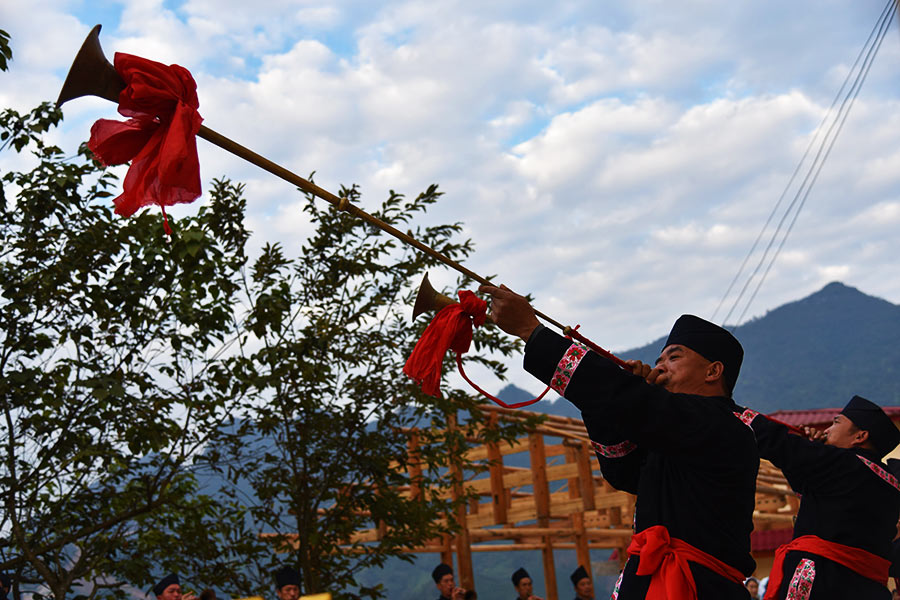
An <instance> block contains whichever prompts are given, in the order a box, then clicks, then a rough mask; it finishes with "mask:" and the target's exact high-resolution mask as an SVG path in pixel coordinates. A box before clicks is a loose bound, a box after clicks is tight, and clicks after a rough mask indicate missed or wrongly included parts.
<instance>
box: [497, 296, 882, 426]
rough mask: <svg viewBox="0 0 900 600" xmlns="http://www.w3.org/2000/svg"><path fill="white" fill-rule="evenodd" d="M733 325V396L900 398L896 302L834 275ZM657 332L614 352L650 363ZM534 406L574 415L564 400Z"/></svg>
mask: <svg viewBox="0 0 900 600" xmlns="http://www.w3.org/2000/svg"><path fill="white" fill-rule="evenodd" d="M733 332H734V334H735V336H737V338H738V339H739V340H740V341H741V344H742V345H743V346H744V364H743V367H742V368H741V375H740V379H739V380H738V384H737V387H736V388H735V391H734V397H735V400H737V402H738V403H739V404H743V405H746V406H751V407H753V408H755V409H757V410H759V411H761V412H766V413H770V412H773V411H776V410H779V409H809V408H828V407H839V406H843V405H844V404H845V403H846V402H847V400H849V399H850V397H851V396H853V395H854V394H859V395H860V396H864V397H866V398H869V399H870V400H872V401H873V402H876V403H878V404H881V405H883V406H893V405H900V344H898V340H900V306H897V305H895V304H891V303H890V302H887V301H886V300H882V299H880V298H875V297H873V296H868V295H866V294H864V293H862V292H860V291H859V290H857V289H856V288H852V287H849V286H847V285H844V284H842V283H838V282H834V283H829V284H828V285H826V286H825V287H824V288H822V289H821V290H819V291H818V292H816V293H814V294H812V295H810V296H807V297H806V298H803V299H802V300H798V301H796V302H791V303H788V304H785V305H783V306H780V307H778V308H776V309H774V310H771V311H769V312H768V313H766V314H765V315H764V316H762V317H759V318H758V319H754V320H752V321H749V322H747V323H745V324H743V325H740V326H738V327H736V328H734V329H733ZM660 333H661V337H660V338H659V339H658V340H656V341H654V342H651V343H650V344H647V345H646V346H642V347H640V348H635V349H632V350H626V351H625V352H621V353H619V355H620V356H621V357H623V358H635V359H638V360H641V361H644V362H647V363H650V364H652V363H653V362H654V361H655V360H656V357H657V356H658V355H659V351H660V350H661V349H662V345H663V343H664V342H665V339H666V335H668V332H667V331H666V332H660ZM528 396H529V394H528V392H525V391H523V390H521V389H519V388H516V387H515V386H507V387H505V388H504V389H503V390H501V392H500V393H499V394H498V397H499V398H500V399H502V400H503V401H504V402H510V400H509V399H515V400H518V401H520V400H523V399H526V398H527V397H528ZM532 408H538V409H539V410H540V411H541V412H549V413H551V414H559V415H565V416H576V417H577V416H579V415H578V412H577V411H576V410H575V409H574V407H573V406H572V405H571V404H570V403H569V402H567V401H565V400H561V401H556V402H546V401H545V402H539V403H538V404H535V405H533V406H531V407H529V409H532Z"/></svg>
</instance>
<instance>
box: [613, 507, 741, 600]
mask: <svg viewBox="0 0 900 600" xmlns="http://www.w3.org/2000/svg"><path fill="white" fill-rule="evenodd" d="M628 554H631V555H636V556H640V559H641V560H640V563H638V568H637V575H650V576H651V578H650V588H649V589H648V590H647V600H697V584H696V583H694V575H693V574H692V573H691V569H690V567H689V566H688V561H691V562H694V563H697V564H699V565H703V566H704V567H706V568H708V569H710V570H711V571H713V572H715V573H718V574H719V575H721V576H722V577H725V578H727V579H730V580H732V581H734V582H736V583H741V582H742V581H743V580H744V574H743V573H741V572H740V571H738V570H737V569H735V568H734V567H732V566H731V565H728V564H726V563H724V562H722V561H721V560H719V559H718V558H716V557H715V556H713V555H712V554H707V553H706V552H704V551H703V550H700V549H699V548H696V547H694V546H692V545H691V544H688V543H687V542H685V541H683V540H679V539H678V538H670V537H669V530H668V529H666V528H665V526H663V525H654V526H653V527H648V528H647V529H645V530H644V531H642V532H640V533H636V534H634V535H633V536H632V537H631V543H630V544H629V545H628Z"/></svg>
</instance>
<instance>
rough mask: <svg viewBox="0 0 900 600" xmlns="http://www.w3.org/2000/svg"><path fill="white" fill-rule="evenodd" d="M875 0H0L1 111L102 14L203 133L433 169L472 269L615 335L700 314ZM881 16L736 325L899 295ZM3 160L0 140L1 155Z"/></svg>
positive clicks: (763, 212) (420, 183) (654, 332)
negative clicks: (184, 78)
mask: <svg viewBox="0 0 900 600" xmlns="http://www.w3.org/2000/svg"><path fill="white" fill-rule="evenodd" d="M884 5H885V3H884V2H883V1H882V0H858V1H856V2H845V1H842V2H838V1H837V0H822V1H816V2H813V1H811V0H795V1H793V2H789V3H785V2H776V1H774V0H759V1H750V0H746V1H744V0H735V1H734V2H728V3H723V2H713V1H712V0H693V1H685V2H680V3H677V5H676V4H673V3H666V2H660V1H658V0H629V1H624V0H623V1H612V0H611V1H609V2H603V3H598V2H591V1H588V0H584V1H578V0H567V1H561V2H557V3H546V2H537V1H524V2H523V1H516V2H512V1H503V0H498V1H496V2H490V3H484V2H474V1H442V0H432V1H429V2H421V1H409V0H397V1H387V2H378V3H373V2H368V1H362V0H329V1H319V0H305V1H293V0H269V1H267V2H256V3H247V2H238V1H236V0H188V1H179V0H168V1H165V2H161V1H159V0H133V1H132V0H129V1H113V0H100V1H96V2H87V1H86V0H83V1H68V2H67V1H49V0H34V1H32V2H28V3H25V2H6V3H3V4H2V5H0V28H3V29H5V30H7V31H8V32H9V33H10V34H11V35H12V44H13V51H14V53H15V58H14V62H13V63H12V68H11V70H10V72H8V73H5V74H0V105H2V106H3V107H7V106H9V107H13V108H17V109H21V110H25V109H27V108H29V107H31V106H33V105H35V104H36V103H38V102H40V101H41V100H46V99H54V98H55V97H56V94H57V93H58V90H59V88H60V85H61V82H62V78H63V77H64V75H65V72H66V71H67V69H68V66H69V63H70V62H71V60H72V58H73V56H74V53H75V51H76V50H77V48H78V47H79V46H80V44H81V41H82V40H83V38H84V36H85V35H86V34H87V32H88V31H89V30H90V28H91V27H92V26H93V25H94V24H95V23H102V24H103V26H104V29H103V32H102V34H101V41H102V44H103V47H104V49H105V51H106V53H107V55H108V56H109V57H112V54H113V53H114V52H116V51H122V52H130V53H134V54H139V55H141V56H145V57H147V58H152V59H154V60H159V61H161V62H166V63H178V64H181V65H183V66H185V67H187V68H188V69H190V70H191V72H192V73H193V75H194V77H195V79H196V80H197V83H198V94H199V96H200V103H201V114H202V115H203V117H204V118H205V124H206V125H207V126H209V127H211V128H213V129H215V130H217V131H219V132H221V133H223V134H225V135H227V136H229V137H232V138H233V139H235V140H237V141H239V142H241V143H243V144H245V145H247V146H249V147H251V148H253V149H255V150H257V151H258V152H260V153H262V154H264V155H266V156H268V157H270V158H272V159H273V160H275V161H277V162H279V163H281V164H283V165H285V166H287V167H289V168H292V169H294V170H296V171H297V172H298V173H301V174H305V173H309V172H311V171H316V173H317V182H318V183H319V184H320V185H323V186H324V187H326V188H328V189H336V188H337V187H338V186H339V185H340V184H351V183H357V184H359V185H360V186H361V189H362V191H363V197H364V208H365V202H370V203H372V204H374V203H376V202H378V201H380V200H381V199H383V198H385V197H386V195H387V192H388V190H390V189H395V190H398V191H401V192H403V193H406V194H407V195H414V194H417V193H418V192H419V191H421V190H423V189H424V188H425V187H427V186H428V185H429V184H431V183H438V184H440V186H441V189H442V190H443V191H444V192H445V194H446V195H445V197H444V200H443V202H441V203H440V204H439V205H438V206H437V207H436V208H435V209H434V211H433V213H432V214H431V215H430V216H429V218H430V219H432V220H433V221H432V222H438V221H441V222H446V221H463V222H464V223H465V224H466V233H467V235H469V236H471V237H472V238H473V239H474V241H475V243H476V249H477V251H476V254H475V256H473V257H472V259H471V260H470V261H469V263H468V266H469V267H470V268H472V269H473V270H475V271H476V272H480V273H484V274H488V273H496V274H497V275H498V276H499V280H500V281H502V282H505V283H506V284H507V285H509V286H510V287H512V288H513V289H517V290H520V291H522V292H529V293H531V294H533V295H534V296H535V298H536V305H537V306H538V307H539V308H540V309H541V310H542V311H544V312H545V313H547V314H550V315H552V316H553V317H554V318H556V319H557V320H559V321H563V322H567V323H576V322H577V323H581V325H582V331H584V332H585V333H586V334H587V335H588V336H590V337H592V338H594V339H595V340H596V341H597V342H598V343H600V344H601V345H604V346H605V347H610V348H612V349H616V350H621V349H627V348H631V347H635V346H638V345H642V344H644V343H646V342H648V341H650V340H652V339H655V338H657V337H659V336H661V335H664V334H665V333H666V332H667V330H668V328H669V326H670V324H671V322H672V321H673V320H674V319H675V318H676V317H677V316H678V315H680V314H682V313H685V312H691V313H695V314H698V315H700V316H704V317H710V316H711V315H712V314H713V311H714V310H715V308H716V306H717V304H718V303H719V301H720V299H721V298H722V295H723V294H724V293H725V290H726V288H727V286H728V284H729V282H730V281H731V280H732V278H733V277H734V275H735V273H736V270H737V268H738V265H739V264H740V262H741V260H742V259H743V258H744V256H745V254H746V253H747V251H748V250H749V249H750V247H751V244H752V243H753V240H754V239H755V237H756V235H757V234H758V233H759V230H760V228H761V227H762V224H763V223H764V222H765V219H766V217H767V216H768V214H769V212H770V210H771V209H772V207H773V206H774V205H775V202H776V200H777V199H778V196H779V194H780V193H781V192H782V190H783V189H784V186H785V185H786V183H787V181H788V178H789V177H790V175H791V172H792V171H793V170H794V168H795V166H796V165H797V162H798V161H799V160H800V157H801V156H802V154H803V151H804V149H805V148H806V146H807V144H808V142H809V140H810V136H811V135H812V133H813V131H814V128H815V127H816V125H817V124H818V123H819V122H820V121H821V119H822V118H823V116H824V115H825V114H826V110H827V109H828V107H829V105H830V104H831V101H832V99H833V98H834V95H835V94H836V92H837V90H838V88H839V86H840V84H841V82H842V81H843V79H844V77H845V76H846V74H847V72H848V69H849V68H850V65H851V64H852V62H853V60H854V59H855V57H856V55H857V53H858V52H859V50H860V48H861V47H862V45H863V43H864V42H865V40H866V37H867V36H868V35H869V32H870V30H871V28H872V27H873V25H874V24H875V22H876V20H877V18H878V16H879V14H880V13H881V10H882V8H883V7H884ZM898 31H900V30H898V27H897V26H896V23H895V24H894V26H893V27H892V28H891V30H890V31H889V32H888V35H887V36H886V38H885V41H884V45H883V47H882V48H881V51H880V53H879V55H878V57H877V59H876V61H875V63H874V65H873V67H872V70H871V72H870V74H869V78H868V80H867V81H866V84H865V86H864V87H863V89H862V91H861V93H860V95H859V97H858V99H857V102H856V104H855V106H854V108H853V112H852V114H851V115H850V117H849V119H848V120H847V122H846V125H845V127H844V130H843V132H842V133H841V136H840V138H839V139H838V141H837V143H836V145H835V148H834V151H833V153H832V155H831V156H830V158H829V162H828V163H827V164H826V165H825V167H824V169H823V171H822V173H821V175H820V178H819V181H818V183H817V185H816V187H815V189H814V190H813V192H812V193H811V195H810V197H809V200H808V201H807V204H806V206H805V208H804V210H803V212H802V213H801V215H800V217H799V219H798V220H797V223H796V225H795V227H794V230H793V232H792V235H791V237H790V238H789V239H788V241H787V243H786V245H785V248H784V250H783V252H782V254H781V255H780V257H779V260H778V262H776V263H775V265H774V266H773V268H772V271H771V272H770V274H769V276H768V279H767V280H766V283H765V285H764V286H763V287H762V288H761V291H760V293H759V296H758V297H757V298H756V300H755V301H754V303H753V305H751V306H750V308H749V310H747V313H746V317H745V318H751V317H753V316H759V315H760V314H763V313H764V312H765V311H766V310H767V309H771V308H774V307H776V306H778V305H780V304H782V303H784V302H787V301H791V300H795V299H798V298H800V297H802V296H805V295H807V294H810V293H812V292H814V291H816V290H818V289H820V288H821V287H823V286H824V285H825V284H827V283H828V282H830V281H834V280H839V281H842V282H844V283H847V284H848V285H852V286H855V287H858V288H860V289H861V290H862V291H864V292H866V293H869V294H872V295H876V296H880V297H883V298H885V299H887V300H890V301H892V302H894V303H900V265H898V262H897V260H896V257H897V255H898V243H897V241H896V231H897V228H898V225H900V196H898V194H900V126H898V125H900V123H898V122H897V121H898V120H900V116H898V115H900V110H898V108H900V91H898V84H897V82H898V73H900V33H898ZM114 115H115V111H114V107H113V106H112V105H111V104H109V103H107V102H105V101H102V100H99V99H82V100H78V101H75V102H71V103H69V104H67V105H66V122H65V126H64V127H63V128H62V130H61V131H59V132H58V133H56V134H55V135H57V136H58V138H59V140H58V143H60V144H61V145H62V146H63V147H65V148H70V149H72V151H73V152H74V149H75V148H76V147H77V144H78V143H79V142H80V141H83V140H84V139H86V138H87V137H88V130H89V128H90V124H91V122H92V121H93V120H94V119H96V118H99V117H107V118H112V117H114ZM199 145H200V157H201V165H202V176H203V179H204V180H205V181H206V182H208V181H210V180H211V179H213V178H214V177H221V176H227V177H230V178H232V179H234V180H238V181H243V182H246V183H247V196H248V202H249V210H248V220H249V223H250V227H251V229H252V230H253V231H254V238H253V243H254V244H256V245H257V246H259V245H261V244H262V243H264V242H267V241H280V242H282V243H284V244H285V245H287V246H288V247H290V246H291V245H292V244H298V243H299V241H300V240H302V239H303V237H304V236H305V235H306V234H307V233H308V232H309V230H310V225H309V223H308V222H307V221H306V219H305V217H304V215H303V214H302V213H301V211H300V210H299V208H298V206H299V203H300V199H299V198H298V197H297V196H296V194H295V193H294V191H293V190H292V189H291V188H290V186H287V185H286V184H283V183H281V182H279V181H277V180H273V178H271V177H270V176H268V175H266V174H264V173H261V172H259V171H258V170H256V169H255V168H254V167H252V166H250V165H247V164H244V163H242V162H241V161H239V160H238V159H236V158H234V157H231V156H229V155H226V154H224V153H223V152H222V151H220V150H218V149H216V148H214V147H211V146H209V145H208V144H205V143H202V142H201V143H200V144H199ZM22 161H23V159H22V158H21V157H15V156H12V155H9V154H7V155H0V170H8V169H12V168H19V167H21V166H22V164H23V162H22ZM201 201H202V199H201ZM191 210H194V208H192V207H179V208H176V209H174V210H173V211H172V212H173V214H174V215H175V216H176V217H177V216H178V214H185V213H186V212H189V211H191ZM431 278H432V280H433V281H435V282H437V283H438V284H449V283H450V282H451V281H452V280H453V279H454V275H453V274H452V273H449V272H441V271H435V272H433V273H431ZM726 304H727V303H726ZM739 312H741V311H739ZM720 317H721V315H720ZM520 371H521V370H520V369H518V368H513V369H512V370H511V376H512V379H513V381H514V382H515V383H517V384H518V385H521V386H523V387H526V388H528V389H535V388H537V387H538V386H536V385H534V383H533V382H532V381H530V379H529V378H528V376H527V375H525V374H522V373H521V372H520ZM475 376H476V377H477V376H478V373H475ZM484 385H485V386H487V387H488V388H491V387H492V386H491V382H490V381H484Z"/></svg>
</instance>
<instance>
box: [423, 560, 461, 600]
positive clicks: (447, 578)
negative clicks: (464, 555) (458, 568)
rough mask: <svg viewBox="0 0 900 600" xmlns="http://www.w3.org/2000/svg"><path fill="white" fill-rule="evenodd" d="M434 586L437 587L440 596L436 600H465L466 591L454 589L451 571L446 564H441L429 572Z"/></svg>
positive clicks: (459, 588)
mask: <svg viewBox="0 0 900 600" xmlns="http://www.w3.org/2000/svg"><path fill="white" fill-rule="evenodd" d="M431 578H432V579H434V585H436V586H437V589H438V593H439V594H440V596H439V597H438V600H465V596H466V590H464V589H462V588H461V587H456V581H454V579H453V569H452V568H451V567H450V565H448V564H446V563H441V564H439V565H438V566H436V567H435V568H434V570H433V571H432V572H431Z"/></svg>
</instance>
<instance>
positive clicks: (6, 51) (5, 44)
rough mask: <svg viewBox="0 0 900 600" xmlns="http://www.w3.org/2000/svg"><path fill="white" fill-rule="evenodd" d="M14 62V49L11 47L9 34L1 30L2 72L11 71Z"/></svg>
mask: <svg viewBox="0 0 900 600" xmlns="http://www.w3.org/2000/svg"><path fill="white" fill-rule="evenodd" d="M11 60H12V48H10V47H9V34H8V33H6V32H5V31H3V30H2V29H0V71H6V70H7V69H9V61H11Z"/></svg>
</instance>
